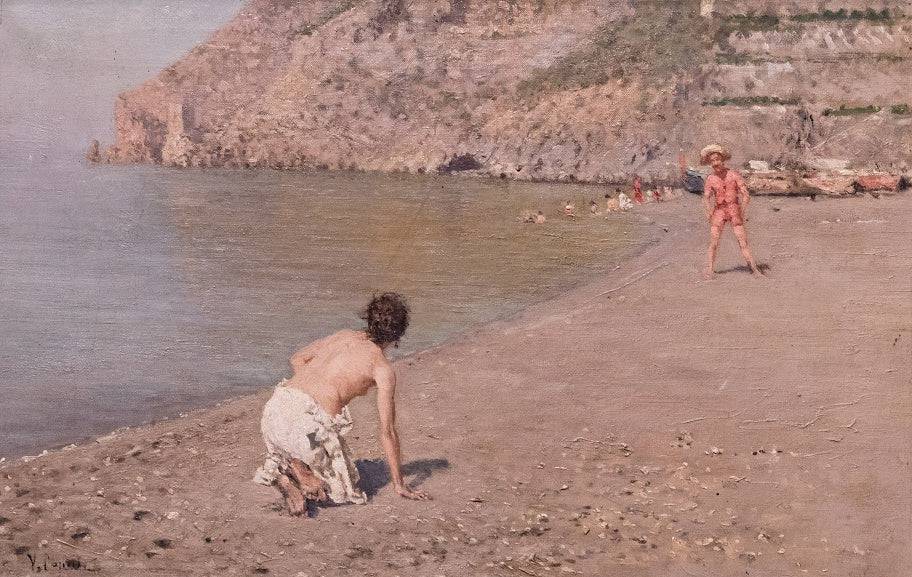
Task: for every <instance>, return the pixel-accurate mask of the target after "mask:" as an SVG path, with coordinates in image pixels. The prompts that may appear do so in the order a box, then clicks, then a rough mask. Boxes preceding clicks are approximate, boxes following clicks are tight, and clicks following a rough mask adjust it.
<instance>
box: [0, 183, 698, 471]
mask: <svg viewBox="0 0 912 577" xmlns="http://www.w3.org/2000/svg"><path fill="white" fill-rule="evenodd" d="M166 168H167V167H166ZM245 170H246V169H245ZM381 174H382V173H381ZM412 176H415V175H412ZM545 184H563V183H545ZM568 184H569V183H568ZM572 184H581V183H572ZM685 194H687V193H685ZM685 198H686V197H685ZM674 200H680V199H674ZM644 206H645V205H644ZM640 210H642V209H640ZM587 216H588V215H582V216H580V217H578V218H583V217H587ZM627 216H629V217H635V216H636V213H635V212H630V213H628V215H627ZM640 216H641V217H642V215H640ZM509 224H515V223H512V222H510V223H509ZM655 224H656V223H655V222H639V223H637V225H636V226H638V227H641V228H643V229H646V232H644V236H646V234H647V233H648V232H650V231H651V232H652V233H653V238H648V239H647V238H644V239H643V241H642V242H641V243H640V244H639V245H637V246H636V247H635V248H633V249H632V250H631V254H627V255H624V256H623V257H622V259H621V261H620V263H626V262H629V261H631V260H632V259H634V258H637V257H639V256H640V255H642V254H643V253H644V252H646V251H648V250H650V249H653V248H655V247H656V245H658V244H660V243H661V242H662V241H661V238H662V237H661V236H659V235H658V233H657V232H656V231H655V230H652V229H649V228H647V227H652V226H654V225H655ZM621 267H622V264H618V265H617V266H616V268H615V269H614V270H615V271H617V270H618V269H620V268H621ZM592 283H593V279H592V278H588V279H581V280H579V281H578V282H576V283H575V284H572V285H569V286H567V287H566V288H564V289H562V290H561V291H559V292H557V293H556V294H553V295H550V296H545V297H542V298H539V299H536V300H532V301H529V302H527V303H526V304H524V305H523V306H521V307H520V308H519V309H518V310H515V311H505V312H503V313H502V314H500V315H499V316H497V317H495V318H493V319H491V320H490V321H488V322H486V323H482V324H479V325H474V326H467V327H464V328H463V329H461V330H458V331H456V332H454V333H453V334H451V335H449V336H447V337H446V338H445V339H443V340H442V341H440V342H439V343H437V344H435V345H433V346H431V347H429V348H426V349H422V350H420V351H413V352H411V353H408V354H407V355H404V356H401V357H397V358H396V359H395V360H394V361H393V364H394V365H398V364H400V363H404V362H406V361H408V360H409V359H410V358H412V357H415V356H418V355H423V354H431V353H433V352H435V351H438V350H440V349H441V348H444V347H446V346H448V345H450V344H455V343H457V342H461V341H463V340H464V339H466V338H468V336H469V335H471V334H472V333H474V332H477V331H479V330H482V329H484V328H485V327H488V326H490V325H492V324H495V323H506V322H510V321H511V320H512V319H514V318H516V317H518V316H520V315H521V314H523V312H524V311H525V310H526V309H528V308H530V307H533V306H537V305H543V304H545V303H548V302H550V301H558V300H560V299H561V297H562V296H564V295H566V294H567V293H570V292H573V291H575V290H579V289H581V288H584V287H586V286H588V285H590V284H592ZM279 380H281V379H279ZM265 390H272V385H267V386H265V387H263V388H261V389H259V390H254V391H253V392H249V393H246V394H242V395H235V396H230V397H225V398H223V399H221V400H218V401H215V402H205V401H204V402H203V404H201V405H199V406H196V407H192V408H189V409H187V410H186V411H182V412H179V413H178V414H176V415H173V416H169V417H164V418H161V419H156V420H152V421H146V422H142V423H138V424H136V425H123V426H120V427H117V428H115V429H112V430H110V431H108V432H106V433H104V434H102V435H99V436H86V437H84V438H81V439H77V440H75V441H71V442H61V443H58V444H55V445H52V446H50V447H46V448H43V449H41V451H40V452H38V453H36V454H27V455H0V471H2V470H3V465H5V464H16V463H29V462H32V461H35V460H37V459H40V458H44V457H51V456H53V455H55V454H58V453H63V452H67V451H72V450H74V449H79V448H85V447H88V446H92V445H93V444H97V443H100V442H106V441H109V440H111V439H113V438H116V437H119V436H121V435H123V434H125V433H129V432H131V431H137V430H140V429H144V428H148V427H153V426H156V425H161V424H165V423H169V422H174V421H177V420H180V419H187V418H191V417H193V416H194V415H195V414H196V413H200V412H203V413H205V412H209V411H212V410H215V409H217V408H219V407H222V406H223V405H225V404H228V403H234V402H244V401H249V400H250V399H252V398H256V397H258V396H260V395H262V394H263V391H265Z"/></svg>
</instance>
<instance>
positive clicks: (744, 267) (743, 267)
mask: <svg viewBox="0 0 912 577" xmlns="http://www.w3.org/2000/svg"><path fill="white" fill-rule="evenodd" d="M757 268H759V269H760V272H762V273H763V274H767V273H768V272H769V271H770V265H768V264H766V263H763V262H758V263H757ZM732 272H746V273H748V274H750V272H751V269H750V267H749V266H747V265H746V264H742V265H741V266H733V267H731V268H726V269H722V270H717V271H716V274H728V273H732Z"/></svg>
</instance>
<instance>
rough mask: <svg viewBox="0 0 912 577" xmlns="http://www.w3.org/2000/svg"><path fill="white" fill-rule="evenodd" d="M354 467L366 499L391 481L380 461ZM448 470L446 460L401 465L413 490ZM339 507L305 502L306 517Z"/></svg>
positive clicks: (278, 506)
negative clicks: (321, 510) (435, 474)
mask: <svg viewBox="0 0 912 577" xmlns="http://www.w3.org/2000/svg"><path fill="white" fill-rule="evenodd" d="M355 466H356V467H357V468H358V475H360V477H361V482H360V483H359V486H360V487H361V489H362V490H363V491H364V492H365V493H367V496H368V498H373V497H374V496H375V495H376V494H377V493H378V492H380V489H382V488H383V487H385V486H386V485H388V484H389V482H390V481H391V479H390V473H389V467H388V466H387V465H386V461H384V460H382V459H359V460H357V461H355ZM449 468H450V462H449V461H447V460H446V459H418V460H417V461H412V462H410V463H406V464H404V465H402V476H403V477H404V478H405V482H406V484H407V485H408V486H409V487H411V488H413V489H415V488H417V487H418V486H420V485H421V484H422V483H424V482H425V481H427V480H428V479H429V478H430V477H431V475H433V474H434V471H441V470H444V469H449ZM412 475H414V477H412ZM340 506H342V507H344V506H345V505H336V504H335V503H332V502H330V501H327V502H323V503H315V502H313V501H307V516H308V517H310V518H313V517H317V516H318V515H319V514H320V509H328V508H334V507H340ZM284 509H285V506H284V504H278V503H277V504H275V505H274V510H276V511H282V510H284Z"/></svg>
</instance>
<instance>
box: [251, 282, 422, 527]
mask: <svg viewBox="0 0 912 577" xmlns="http://www.w3.org/2000/svg"><path fill="white" fill-rule="evenodd" d="M362 318H363V319H364V320H365V321H367V328H366V329H365V330H363V331H351V330H344V331H339V332H337V333H335V334H333V335H330V336H328V337H326V338H324V339H321V340H318V341H316V342H314V343H311V344H310V345H307V346H306V347H304V348H302V349H301V350H299V351H298V352H296V353H295V354H294V355H292V357H291V360H290V362H291V366H292V369H293V370H294V375H293V376H292V377H291V378H290V379H285V380H283V381H282V382H280V383H279V384H278V386H276V388H275V391H274V392H273V395H272V398H270V399H269V401H268V402H267V403H266V406H265V408H264V409H263V417H262V419H261V421H260V426H261V429H262V433H263V440H264V441H265V442H266V449H267V453H268V455H267V457H266V462H265V463H264V464H263V466H262V467H260V469H259V470H258V471H257V474H256V476H255V477H254V481H256V482H258V483H260V484H264V485H275V486H276V487H277V488H278V490H279V492H281V493H282V495H283V496H284V497H285V504H286V505H287V506H288V510H289V512H290V513H291V514H292V515H301V514H303V513H304V512H306V510H307V501H308V500H310V501H315V502H319V501H325V500H327V499H329V500H330V501H332V502H334V503H340V504H341V503H357V504H364V503H367V496H366V495H365V494H364V492H363V491H362V490H361V489H360V488H359V487H358V481H359V477H358V470H357V468H355V464H354V462H353V461H352V458H351V454H350V452H349V448H348V445H347V444H346V443H345V439H344V438H343V435H345V434H346V433H348V432H349V431H350V430H351V428H352V419H351V415H350V414H349V411H348V406H347V405H348V403H349V402H350V401H351V400H352V399H354V398H355V397H360V396H362V395H364V394H366V393H367V392H368V391H369V390H370V389H371V387H374V386H376V387H377V409H378V411H379V414H380V441H381V444H382V446H383V450H384V452H385V453H386V458H387V462H388V464H389V470H390V476H391V478H392V482H393V488H394V489H395V490H396V492H397V493H398V494H399V495H401V496H402V497H405V498H407V499H427V498H428V497H427V495H425V494H424V493H422V492H420V491H412V490H411V489H409V488H408V487H407V486H406V485H405V483H404V482H403V480H402V472H401V469H400V452H399V435H398V433H397V431H396V401H395V393H396V372H395V370H394V369H393V367H392V365H391V364H390V362H389V361H388V360H387V358H386V351H387V349H389V347H390V346H397V345H398V343H399V339H400V338H402V335H403V334H404V333H405V329H406V328H407V327H408V323H409V310H408V307H407V306H406V304H405V302H404V301H403V299H402V297H401V296H399V295H398V294H396V293H385V294H383V295H380V296H377V297H374V299H373V300H371V302H370V304H368V305H367V309H366V310H365V311H364V313H363V315H362Z"/></svg>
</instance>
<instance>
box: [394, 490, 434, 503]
mask: <svg viewBox="0 0 912 577" xmlns="http://www.w3.org/2000/svg"><path fill="white" fill-rule="evenodd" d="M396 492H397V493H399V496H400V497H404V498H406V499H411V500H412V501H430V500H431V497H430V496H429V495H428V494H427V493H425V492H423V491H412V490H411V489H409V488H408V487H396Z"/></svg>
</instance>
